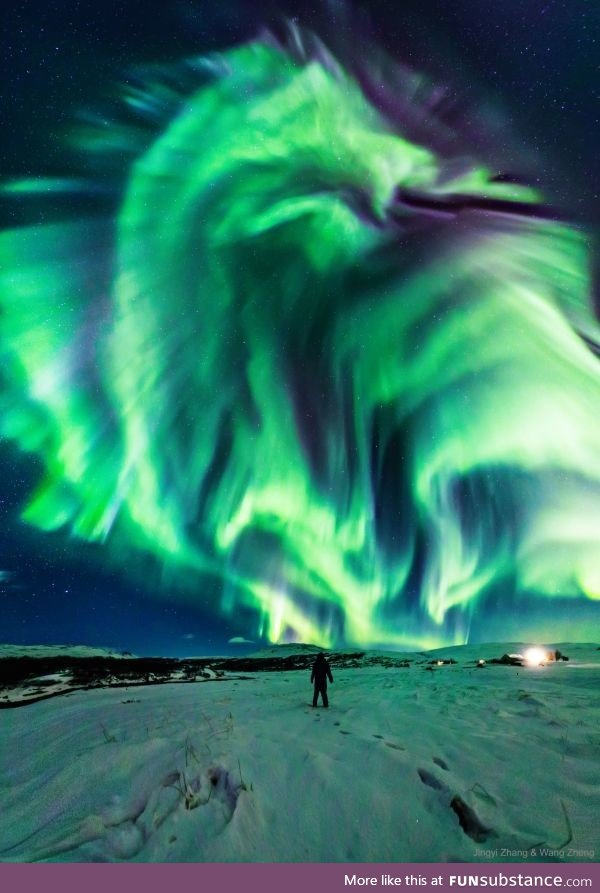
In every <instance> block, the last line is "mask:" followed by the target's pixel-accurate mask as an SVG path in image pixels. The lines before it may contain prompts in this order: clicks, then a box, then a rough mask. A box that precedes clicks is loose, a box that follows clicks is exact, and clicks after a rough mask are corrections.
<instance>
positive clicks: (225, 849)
mask: <svg viewBox="0 0 600 893" xmlns="http://www.w3.org/2000/svg"><path fill="white" fill-rule="evenodd" d="M559 647H560V650H561V651H563V652H564V653H565V654H567V655H569V657H570V658H571V659H570V661H569V662H568V663H562V662H561V663H557V664H552V665H548V666H544V667H538V668H529V667H527V668H526V667H511V666H490V665H489V664H488V665H487V666H485V667H484V668H481V669H480V668H475V667H473V666H469V665H468V662H472V661H474V660H476V659H477V658H478V657H484V658H485V657H492V656H496V657H500V656H501V655H502V654H503V653H504V652H505V651H509V650H510V651H513V650H515V646H514V645H510V646H508V645H494V646H465V647H463V648H454V649H444V650H440V651H437V652H432V653H431V657H437V656H440V657H450V656H451V657H453V658H454V659H455V660H457V663H456V664H453V665H444V666H441V667H434V668H433V669H431V670H429V671H428V670H427V669H426V667H428V666H429V664H428V663H426V662H425V658H424V657H423V656H422V655H421V656H419V659H420V660H421V661H423V662H422V663H417V662H416V661H415V663H413V664H411V666H410V667H409V668H400V667H383V666H363V667H360V668H345V669H337V670H336V669H335V668H334V671H333V672H334V680H335V681H334V684H333V685H331V686H330V699H331V706H330V709H329V710H324V709H322V708H320V707H319V708H317V709H313V708H312V707H311V706H310V699H311V693H312V691H311V686H310V684H309V677H308V674H307V673H306V672H285V673H278V672H270V673H254V674H252V678H248V679H232V678H224V679H219V680H215V681H210V682H205V683H199V684H197V685H196V684H192V685H180V684H166V685H161V686H149V687H143V686H142V687H135V688H131V689H129V690H127V689H123V688H119V689H110V688H107V689H98V690H93V691H80V692H70V693H67V694H64V695H61V696H60V697H57V698H53V699H51V700H46V701H40V702H38V703H35V704H31V705H27V706H25V707H21V708H19V709H13V710H3V711H0V797H1V801H2V821H1V822H0V860H2V861H19V862H21V861H31V860H46V861H121V860H123V861H124V860H131V861H139V862H147V861H161V862H162V861H164V862H171V861H175V862H185V861H193V862H196V861H197V862H202V861H207V862H229V861H243V862H252V861H259V862H290V861H292V862H293V861H301V862H361V861H374V862H437V861H452V860H457V861H466V862H482V861H508V862H519V861H525V860H530V861H533V862H536V861H544V860H545V859H550V860H552V859H563V860H566V861H576V862H585V861H598V857H599V856H600V823H599V822H598V817H599V816H600V793H599V784H598V782H599V780H600V770H599V756H600V689H599V683H600V650H598V647H597V646H596V645H572V644H569V645H559ZM429 656H430V655H427V657H429ZM411 657H414V656H413V655H411ZM452 804H453V805H452ZM469 835H472V836H469ZM530 848H533V849H532V850H530V852H526V851H527V850H529V849H530ZM543 850H548V851H554V852H553V854H550V855H548V854H546V855H544V854H543V852H542V851H543Z"/></svg>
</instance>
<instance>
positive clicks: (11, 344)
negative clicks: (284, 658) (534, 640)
mask: <svg viewBox="0 0 600 893" xmlns="http://www.w3.org/2000/svg"><path fill="white" fill-rule="evenodd" d="M185 70H186V79H185V89H184V88H183V87H179V86H175V85H174V79H171V81H169V80H168V79H164V78H161V77H159V76H156V77H149V78H148V79H147V81H146V83H145V85H144V86H140V87H129V88H124V95H123V97H122V99H123V102H124V107H125V108H127V109H128V110H129V112H128V114H123V116H122V117H121V118H120V119H115V120H114V121H113V122H106V121H104V122H103V124H102V125H100V124H98V125H94V124H93V123H92V124H90V125H89V126H86V127H82V128H80V129H79V130H78V131H77V133H76V136H75V139H76V142H77V148H78V149H79V150H80V151H81V152H83V153H85V154H87V156H88V157H89V159H90V162H91V165H90V166H91V169H92V170H93V169H94V164H95V165H98V164H99V163H100V161H102V160H106V159H110V164H116V161H115V159H121V160H123V159H125V164H126V175H125V180H124V183H123V186H122V190H121V193H120V198H119V203H118V209H117V212H116V214H115V215H114V216H108V215H105V216H102V215H99V214H95V215H91V216H85V217H84V216H83V215H73V216H72V219H70V220H65V219H64V218H63V219H60V220H58V221H57V222H53V223H41V224H37V225H35V226H24V227H22V228H19V229H13V230H9V231H5V232H4V233H2V234H1V235H0V306H1V309H2V318H1V320H0V324H1V328H0V350H1V352H2V390H1V391H0V410H1V428H0V432H1V434H2V436H4V437H5V438H10V439H12V440H13V441H14V442H16V443H17V444H18V446H19V448H20V449H22V450H23V451H25V452H28V453H33V454H35V455H37V456H38V457H39V459H40V460H41V462H42V464H43V467H44V477H43V480H42V482H41V484H40V485H39V487H38V488H37V489H36V491H35V492H33V493H32V494H31V495H30V498H29V500H28V502H27V505H26V506H25V507H24V511H23V520H24V521H25V522H27V523H28V524H30V525H34V526H35V527H37V528H40V529H41V530H44V531H55V530H59V529H64V530H65V531H68V532H69V534H70V535H72V536H73V537H78V538H81V539H84V540H88V541H96V542H98V543H102V544H103V546H102V548H103V549H105V550H106V553H107V556H110V557H111V559H113V558H116V559H117V560H118V561H121V562H122V563H123V565H126V564H127V563H128V561H129V559H130V556H132V555H138V556H139V555H141V556H143V555H147V554H151V555H152V556H154V557H155V558H157V559H158V560H159V561H160V563H161V565H162V566H163V567H164V568H165V584H164V589H163V591H164V598H169V597H171V596H172V592H173V590H174V589H176V588H177V587H181V588H182V589H185V591H186V592H187V593H188V595H187V597H192V598H193V597H195V596H194V593H196V594H197V593H200V592H201V591H202V587H203V582H202V581H203V579H205V578H206V577H208V576H210V577H218V578H220V579H221V580H222V581H223V585H222V595H221V597H220V600H219V602H218V603H216V604H215V605H214V611H215V612H217V613H218V612H221V613H223V614H228V615H234V614H235V613H236V611H237V610H238V609H240V608H241V609H243V610H244V611H246V612H247V611H250V612H251V613H252V616H254V617H255V625H254V628H253V629H250V630H248V632H250V633H254V634H258V635H264V636H266V637H267V638H268V639H270V640H271V641H273V642H277V641H284V640H288V639H297V640H300V641H310V642H316V643H320V644H322V645H323V646H331V645H334V644H338V643H341V642H347V643H353V644H357V645H362V646H367V645H375V644H378V645H387V646H390V647H421V648H423V647H435V646H437V645H442V644H457V643H460V642H463V641H465V640H466V638H467V637H468V632H469V625H470V620H471V618H472V616H473V613H474V612H477V611H485V610H486V603H487V602H486V600H487V599H488V596H489V593H490V592H492V591H494V592H497V591H499V589H500V590H501V589H502V587H506V589H507V591H510V592H514V593H516V596H515V597H514V599H513V603H512V610H517V611H518V604H519V597H520V595H525V594H526V595H527V597H528V598H530V597H531V596H532V595H533V596H534V597H535V598H537V599H539V600H540V603H546V604H547V612H548V614H551V612H552V609H553V608H552V600H553V599H555V598H556V597H560V598H565V597H571V598H572V599H574V600H587V599H596V600H597V599H600V561H599V559H598V556H599V555H600V498H599V497H600V364H599V362H598V359H597V357H596V356H595V355H594V353H593V352H592V351H591V350H590V348H589V346H588V343H587V342H588V341H592V342H596V343H597V342H598V341H599V340H600V339H599V337H598V328H597V323H596V321H595V319H594V315H593V311H592V309H591V304H590V283H589V274H588V264H589V245H588V241H587V239H586V235H585V234H584V233H582V232H580V231H579V230H578V229H577V228H576V227H574V226H570V225H567V224H566V223H560V222H557V221H556V220H554V219H550V218H549V217H545V216H544V215H543V214H541V213H538V209H541V208H542V207H543V197H542V196H541V195H540V194H538V193H537V192H536V191H534V190H532V189H530V188H528V187H526V186H524V185H520V184H518V183H515V182H507V181H506V180H503V179H502V178H498V177H497V174H498V173H500V171H498V170H496V169H494V168H493V167H492V166H490V164H489V163H488V162H486V161H485V159H478V158H477V157H476V155H474V154H470V153H466V152H464V151H463V150H461V151H460V152H459V151H458V150H457V149H455V150H452V151H450V150H448V151H447V152H442V151H439V150H437V149H434V148H433V142H434V141H432V145H431V146H430V145H429V144H428V142H427V139H426V138H423V139H422V140H418V139H415V138H414V136H413V135H412V134H411V133H410V132H408V130H410V128H407V132H404V131H403V130H402V128H401V127H399V125H398V123H397V122H396V121H394V122H391V121H390V120H389V119H387V118H386V117H385V116H384V115H383V114H382V113H381V112H380V111H378V109H377V108H376V107H375V106H374V105H373V103H371V102H370V101H369V100H368V99H367V98H366V95H365V93H364V92H363V91H362V90H361V87H360V86H359V84H358V83H357V82H356V81H355V80H354V79H353V78H352V76H351V75H350V74H349V73H345V72H344V71H343V70H342V68H341V66H340V65H339V64H338V63H336V62H335V60H333V59H331V57H329V56H328V55H327V54H326V53H325V52H324V51H322V52H321V54H319V53H313V54H310V53H308V52H291V51H288V50H286V49H285V48H283V47H281V46H278V45H276V44H275V42H274V41H269V40H265V41H263V42H256V43H253V44H250V45H246V46H243V47H240V48H237V49H235V50H232V51H230V52H228V53H226V54H223V55H222V56H220V57H214V58H211V59H201V60H196V61H194V62H189V63H187V67H186V69H185ZM190 84H192V85H193V86H192V87H191V86H190ZM429 114H430V115H431V117H432V119H434V117H435V116H434V110H430V112H429ZM434 123H435V122H434ZM440 126H441V125H440ZM424 132H425V131H424ZM92 162H93V164H92ZM90 182H91V183H93V175H92V177H91V179H90ZM88 186H89V184H87V185H86V183H85V182H84V181H82V180H80V179H73V180H72V181H71V180H69V179H68V178H65V180H64V181H63V180H52V181H44V180H35V179H34V180H31V179H28V180H25V181H20V182H17V183H9V184H6V185H5V192H9V193H11V194H12V195H21V194H24V195H27V196H31V195H32V194H37V193H39V194H41V195H43V194H52V195H54V196H56V195H63V194H67V193H69V192H70V191H71V192H73V191H77V190H85V189H86V188H88ZM90 188H93V186H90ZM582 335H584V336H585V338H582ZM139 566H140V568H143V563H140V565H139ZM140 572H141V571H140Z"/></svg>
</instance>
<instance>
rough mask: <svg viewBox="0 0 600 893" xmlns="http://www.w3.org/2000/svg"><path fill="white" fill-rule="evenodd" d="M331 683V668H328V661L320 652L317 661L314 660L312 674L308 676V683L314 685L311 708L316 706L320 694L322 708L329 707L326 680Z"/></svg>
mask: <svg viewBox="0 0 600 893" xmlns="http://www.w3.org/2000/svg"><path fill="white" fill-rule="evenodd" d="M328 679H329V681H330V682H333V676H332V675H331V667H330V666H329V661H328V660H327V659H326V657H325V655H324V654H323V653H322V652H321V653H319V654H317V659H316V660H315V662H314V664H313V668H312V673H311V675H310V681H311V682H314V684H315V692H314V694H313V704H312V705H313V707H316V706H317V698H318V697H319V693H320V694H321V698H322V700H323V707H329V701H328V699H327V680H328Z"/></svg>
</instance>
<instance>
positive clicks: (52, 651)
mask: <svg viewBox="0 0 600 893" xmlns="http://www.w3.org/2000/svg"><path fill="white" fill-rule="evenodd" d="M127 654H128V656H129V657H132V656H133V655H131V654H130V653H129V652H127ZM124 656H125V655H124V654H123V652H122V651H111V649H110V648H95V647H93V646H90V645H0V658H3V657H124Z"/></svg>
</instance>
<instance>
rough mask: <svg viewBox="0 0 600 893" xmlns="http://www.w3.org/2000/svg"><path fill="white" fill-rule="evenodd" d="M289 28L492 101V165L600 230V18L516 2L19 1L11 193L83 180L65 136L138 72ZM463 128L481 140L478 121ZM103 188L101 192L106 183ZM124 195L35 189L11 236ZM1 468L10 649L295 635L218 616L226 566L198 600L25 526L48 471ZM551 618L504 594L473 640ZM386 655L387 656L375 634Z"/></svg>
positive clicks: (19, 199)
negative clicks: (47, 195) (31, 184)
mask: <svg viewBox="0 0 600 893" xmlns="http://www.w3.org/2000/svg"><path fill="white" fill-rule="evenodd" d="M282 14H285V15H287V16H288V17H289V18H290V19H292V21H294V22H296V23H297V24H298V25H302V26H306V27H308V28H312V29H314V30H315V31H316V32H317V33H319V34H322V35H323V37H324V39H325V40H327V35H328V33H329V34H330V33H332V31H333V32H336V33H337V39H338V40H343V38H344V36H345V37H346V39H347V42H348V43H349V42H352V41H354V42H355V41H356V39H357V35H360V36H361V37H364V38H365V40H367V39H368V40H369V41H372V43H373V45H377V46H380V47H381V48H382V50H383V51H384V52H385V53H387V54H388V55H389V56H391V57H392V58H393V59H394V60H396V61H397V62H399V63H401V64H403V65H406V66H409V67H411V68H414V69H415V70H418V71H420V72H425V73H426V75H427V76H428V77H429V78H431V80H432V81H433V82H435V83H442V84H444V85H445V86H447V87H448V89H449V91H450V96H451V98H452V100H453V101H454V102H455V104H456V105H457V106H458V107H460V109H464V110H468V109H469V108H471V107H473V108H481V107H482V105H485V108H486V116H487V117H486V118H485V120H488V121H493V122H494V128H493V130H492V129H491V130H490V133H493V137H492V138H493V141H494V142H495V145H494V146H493V147H492V150H490V151H493V152H494V153H497V154H498V155H501V156H502V157H503V158H504V159H506V160H507V166H508V167H509V168H510V167H511V166H512V167H514V168H517V169H518V170H519V172H520V170H522V169H526V171H527V174H528V182H529V183H530V185H531V186H532V187H539V188H541V189H543V192H544V196H545V200H546V202H547V203H548V204H549V205H550V206H552V207H553V208H556V209H558V211H559V212H560V214H561V215H562V217H563V219H568V220H569V221H571V222H573V223H575V224H578V225H581V226H582V227H584V228H585V230H586V231H587V232H588V233H591V234H592V235H596V234H597V232H598V229H599V223H600V215H599V212H598V193H599V191H600V170H599V169H598V165H597V136H598V123H599V99H600V78H599V76H598V58H599V54H598V40H599V39H600V12H599V11H598V8H597V6H595V4H593V2H592V0H569V2H561V0H549V2H548V0H527V2H519V3H517V2H516V0H511V2H509V0H500V2H498V3H495V4H492V5H490V6H488V7H486V10H485V15H483V14H482V7H481V3H480V2H479V0H455V2H453V3H447V2H440V0H438V2H434V0H406V2H403V3H402V11H401V12H399V4H397V3H392V2H390V3H385V2H370V3H354V4H352V3H350V4H346V5H345V6H342V5H341V4H336V3H331V4H327V3H305V2H297V3H292V2H285V3H278V4H268V3H266V2H263V0H259V2H255V3H254V2H253V3H247V2H242V0H238V2H231V3H219V4H216V3H212V2H184V0H181V2H168V3H162V2H161V3H158V2H157V3H152V2H144V3H141V2H136V0H132V2H128V3H120V2H112V0H103V2H102V3H92V2H89V0H83V2H82V0H78V2H76V0H61V2H60V3H54V2H47V0H45V2H23V3H19V2H15V3H14V4H11V5H10V9H9V11H8V12H7V13H5V14H4V16H3V25H2V29H3V30H2V44H3V48H4V54H3V57H4V58H3V60H2V65H3V66H4V71H3V73H2V74H3V76H2V78H1V79H0V105H1V107H2V108H3V117H4V125H3V135H2V140H1V144H0V154H1V160H2V178H3V181H9V182H25V181H28V180H31V178H39V177H46V178H51V179H52V181H53V182H56V181H58V180H61V181H62V180H63V179H64V178H68V177H71V176H80V175H81V168H78V165H79V164H80V163H81V162H80V160H78V159H77V158H76V157H75V156H74V155H69V153H68V151H67V150H66V149H65V133H66V132H67V131H68V129H69V127H71V125H72V123H73V121H74V120H75V119H76V117H77V115H80V114H81V112H82V110H84V111H85V110H95V109H97V108H100V107H101V103H102V102H103V101H104V99H105V95H106V89H107V87H108V86H110V85H111V84H118V83H119V82H120V81H123V80H126V79H127V78H128V72H130V71H131V68H132V66H135V65H144V64H149V63H152V64H154V63H162V64H164V65H166V66H168V65H171V64H175V63H177V62H178V60H180V59H182V58H184V57H189V56H192V55H194V56H197V55H199V54H202V53H209V52H213V51H219V50H226V49H228V48H229V47H231V46H234V45H238V44H240V43H243V42H246V41H249V40H252V39H253V38H254V37H255V36H256V34H257V32H258V30H259V29H260V27H261V26H262V25H267V26H272V27H273V28H274V29H278V28H280V27H281V17H282ZM461 121H462V123H463V126H464V127H466V128H467V129H468V126H470V122H469V112H468V111H462V112H461ZM478 126H479V127H480V126H481V125H478ZM476 129H477V128H475V130H476ZM484 137H487V138H488V140H489V138H490V134H489V133H488V134H484ZM103 176H104V177H106V174H101V176H100V180H99V182H100V183H102V184H106V179H104V180H103V179H102V177H103ZM16 192H18V191H17V190H15V193H16ZM108 192H109V190H107V191H106V193H105V194H103V195H102V196H100V198H99V197H98V195H96V196H93V197H91V198H90V196H89V195H77V196H74V195H73V194H72V192H69V191H68V190H67V191H66V193H65V194H64V195H61V196H60V199H59V200H58V201H56V202H55V203H54V204H53V206H52V211H51V212H50V211H49V209H48V207H47V206H46V205H45V204H44V203H39V202H38V201H37V199H36V198H35V197H32V196H31V195H29V194H27V190H24V189H22V190H20V194H8V195H5V196H4V197H3V200H2V204H1V205H0V223H1V225H2V228H3V229H5V230H7V231H8V230H13V229H15V228H22V227H25V226H27V225H29V224H31V223H43V222H45V221H46V220H47V219H49V215H51V219H52V221H53V222H55V221H62V220H68V219H71V218H73V217H77V216H81V215H84V214H86V213H87V212H88V211H90V210H91V211H92V213H93V214H99V212H100V210H104V209H110V207H111V202H112V201H113V199H112V196H111V195H109V194H108ZM593 273H595V269H594V268H593ZM593 283H594V280H593ZM596 300H597V299H596ZM596 306H598V304H596ZM0 470H1V475H0V480H1V484H0V556H1V559H0V612H1V613H0V618H1V619H0V640H2V641H5V642H14V643H24V644H25V643H59V642H61V643H62V642H73V643H85V644H90V645H99V646H105V647H111V648H117V649H121V650H128V651H132V652H135V653H139V654H163V655H166V656H171V655H176V656H185V655H193V654H224V653H231V652H234V653H239V652H240V650H244V649H248V648H253V647H255V644H252V645H237V644H232V643H231V642H230V640H231V639H232V638H237V637H241V638H246V639H251V640H252V641H253V643H260V642H262V641H266V640H267V639H271V640H273V639H274V640H277V639H278V638H280V636H279V634H278V630H279V628H277V630H276V631H275V632H274V627H273V624H271V628H270V632H269V629H268V628H267V627H261V628H257V626H256V623H255V622H254V611H253V610H252V606H251V605H250V604H248V603H247V602H243V601H242V603H240V604H239V605H236V609H235V610H234V611H232V610H217V611H215V604H220V605H221V606H222V605H223V602H224V601H227V598H228V594H227V592H225V595H224V589H225V590H227V585H226V584H224V583H223V579H222V577H221V575H220V574H219V573H218V572H217V571H216V570H215V568H214V567H212V566H211V567H207V568H205V569H204V571H203V575H202V583H201V585H200V584H198V583H197V582H195V583H194V585H193V587H191V588H190V586H189V585H187V584H186V585H183V586H181V585H179V583H178V582H177V583H176V582H175V581H174V580H173V579H172V578H171V576H169V574H168V573H167V574H165V570H164V566H163V562H162V561H161V556H160V555H158V554H157V553H156V552H155V553H154V554H148V553H147V552H144V554H143V555H139V554H138V555H133V556H129V557H128V559H127V562H126V566H125V567H123V565H122V563H121V564H120V563H119V562H118V561H114V560H113V556H112V554H111V555H110V559H109V558H107V550H106V549H105V548H104V547H103V546H102V545H101V544H99V543H98V542H97V541H93V538H92V537H89V538H86V537H74V536H73V535H72V534H71V533H70V532H69V530H68V529H66V528H65V527H64V526H60V525H51V527H52V529H45V530H43V531H42V530H41V529H40V525H39V524H31V523H25V522H24V521H23V519H22V515H23V512H24V510H25V508H26V506H27V501H28V498H29V496H30V494H31V492H32V491H35V489H36V487H38V486H39V484H40V481H41V480H42V478H43V475H44V468H43V460H42V458H41V457H40V455H39V454H36V453H35V452H33V453H32V452H29V453H25V452H23V451H22V450H20V449H19V448H18V446H17V445H16V444H15V442H14V440H11V439H7V440H4V441H1V442H0ZM260 548H261V550H262V549H264V545H263V544H262V543H261V546H260ZM108 551H110V550H108ZM418 563H419V562H417V564H418ZM415 574H416V572H415V570H414V567H413V570H412V571H411V578H410V579H411V585H412V586H415V585H418V581H417V582H415ZM255 588H256V587H255ZM166 590H168V593H169V594H168V597H165V591H166ZM563 603H564V604H563ZM553 605H556V606H557V607H556V608H555V609H554V610H555V613H558V614H559V615H560V614H561V612H564V616H565V617H566V616H569V617H571V618H573V619H574V621H575V622H576V623H577V628H578V630H581V629H582V628H584V627H585V626H586V624H587V625H588V626H589V628H590V629H592V628H595V629H597V628H598V613H597V602H590V601H588V600H584V599H576V600H572V599H571V600H569V599H562V600H561V599H558V600H557V601H555V602H554V603H553ZM548 611H549V608H548V606H547V604H546V600H545V599H542V600H540V599H536V598H531V599H529V600H528V599H525V601H523V600H519V598H517V595H516V594H515V591H514V589H511V590H510V591H509V592H508V593H507V590H506V587H505V586H502V587H501V586H498V587H497V588H494V587H493V586H491V587H490V589H489V591H488V593H487V596H486V602H485V612H482V615H483V614H485V621H486V622H483V620H484V618H483V616H482V617H480V616H479V615H478V614H477V612H476V613H475V616H471V617H470V637H471V639H472V640H477V639H479V640H482V639H483V640H485V639H489V638H490V637H493V633H497V635H498V636H501V637H503V638H505V639H510V638H513V639H515V638H517V639H518V638H519V630H520V624H521V622H522V618H523V613H526V614H527V618H528V632H529V634H530V635H533V634H534V633H535V632H536V630H539V634H540V635H541V636H544V633H545V632H547V631H550V632H552V633H555V632H556V628H555V627H552V626H551V625H550V626H549V625H548ZM298 628H299V629H301V630H302V629H306V630H307V632H310V631H311V629H314V628H315V627H310V626H307V627H302V624H300V625H299V627H298ZM301 637H302V638H306V637H307V636H301ZM368 643H369V644H385V643H386V642H385V640H384V639H381V640H380V641H379V642H378V641H373V639H372V635H371V640H370V641H369V642H368ZM323 644H335V642H334V641H333V640H331V639H326V640H324V641H323ZM432 644H434V643H433V642H432Z"/></svg>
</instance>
